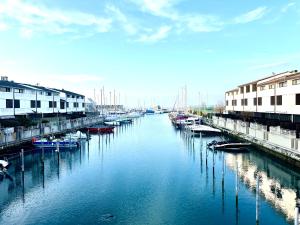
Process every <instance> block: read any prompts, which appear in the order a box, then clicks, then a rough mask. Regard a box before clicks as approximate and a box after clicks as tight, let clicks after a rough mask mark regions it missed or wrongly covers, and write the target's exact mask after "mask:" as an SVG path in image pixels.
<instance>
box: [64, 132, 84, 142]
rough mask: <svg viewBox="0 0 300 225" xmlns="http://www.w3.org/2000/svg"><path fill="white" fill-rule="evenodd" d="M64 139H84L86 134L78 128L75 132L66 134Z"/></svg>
mask: <svg viewBox="0 0 300 225" xmlns="http://www.w3.org/2000/svg"><path fill="white" fill-rule="evenodd" d="M65 139H72V140H82V139H84V140H85V139H87V135H86V134H85V133H82V132H81V131H79V130H78V131H77V132H76V133H69V134H66V138H65Z"/></svg>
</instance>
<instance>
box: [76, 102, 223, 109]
mask: <svg viewBox="0 0 300 225" xmlns="http://www.w3.org/2000/svg"><path fill="white" fill-rule="evenodd" d="M227 104H228V101H227ZM84 107H85V104H84V103H82V108H84Z"/></svg>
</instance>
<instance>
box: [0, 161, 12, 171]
mask: <svg viewBox="0 0 300 225" xmlns="http://www.w3.org/2000/svg"><path fill="white" fill-rule="evenodd" d="M9 165H10V163H9V162H8V161H6V160H3V159H0V169H4V168H5V169H6V168H8V167H9Z"/></svg>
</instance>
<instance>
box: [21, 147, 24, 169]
mask: <svg viewBox="0 0 300 225" xmlns="http://www.w3.org/2000/svg"><path fill="white" fill-rule="evenodd" d="M21 163H22V165H21V168H22V172H24V170H25V167H24V149H21Z"/></svg>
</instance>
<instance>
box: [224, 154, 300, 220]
mask: <svg viewBox="0 0 300 225" xmlns="http://www.w3.org/2000/svg"><path fill="white" fill-rule="evenodd" d="M226 158H227V159H226V161H227V166H228V167H229V168H230V169H231V170H235V171H236V168H234V163H235V162H237V163H238V165H239V166H238V174H239V178H240V181H241V182H243V183H244V184H245V185H246V186H247V187H248V188H249V189H250V190H251V191H253V192H254V191H255V189H256V176H257V175H258V173H259V176H260V195H261V196H262V197H263V198H264V199H266V200H267V201H268V202H270V203H271V204H272V205H273V206H274V207H275V208H276V209H277V210H278V211H280V212H282V213H284V214H285V216H286V217H287V219H288V220H293V219H294V210H295V207H296V199H299V198H300V196H299V187H300V176H299V174H297V173H295V172H293V171H292V170H290V169H288V168H285V167H283V166H282V165H281V164H279V163H276V162H274V161H272V160H271V159H269V158H266V157H262V156H261V155H260V154H259V153H257V152H255V151H252V152H251V154H241V155H232V154H227V156H226Z"/></svg>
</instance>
